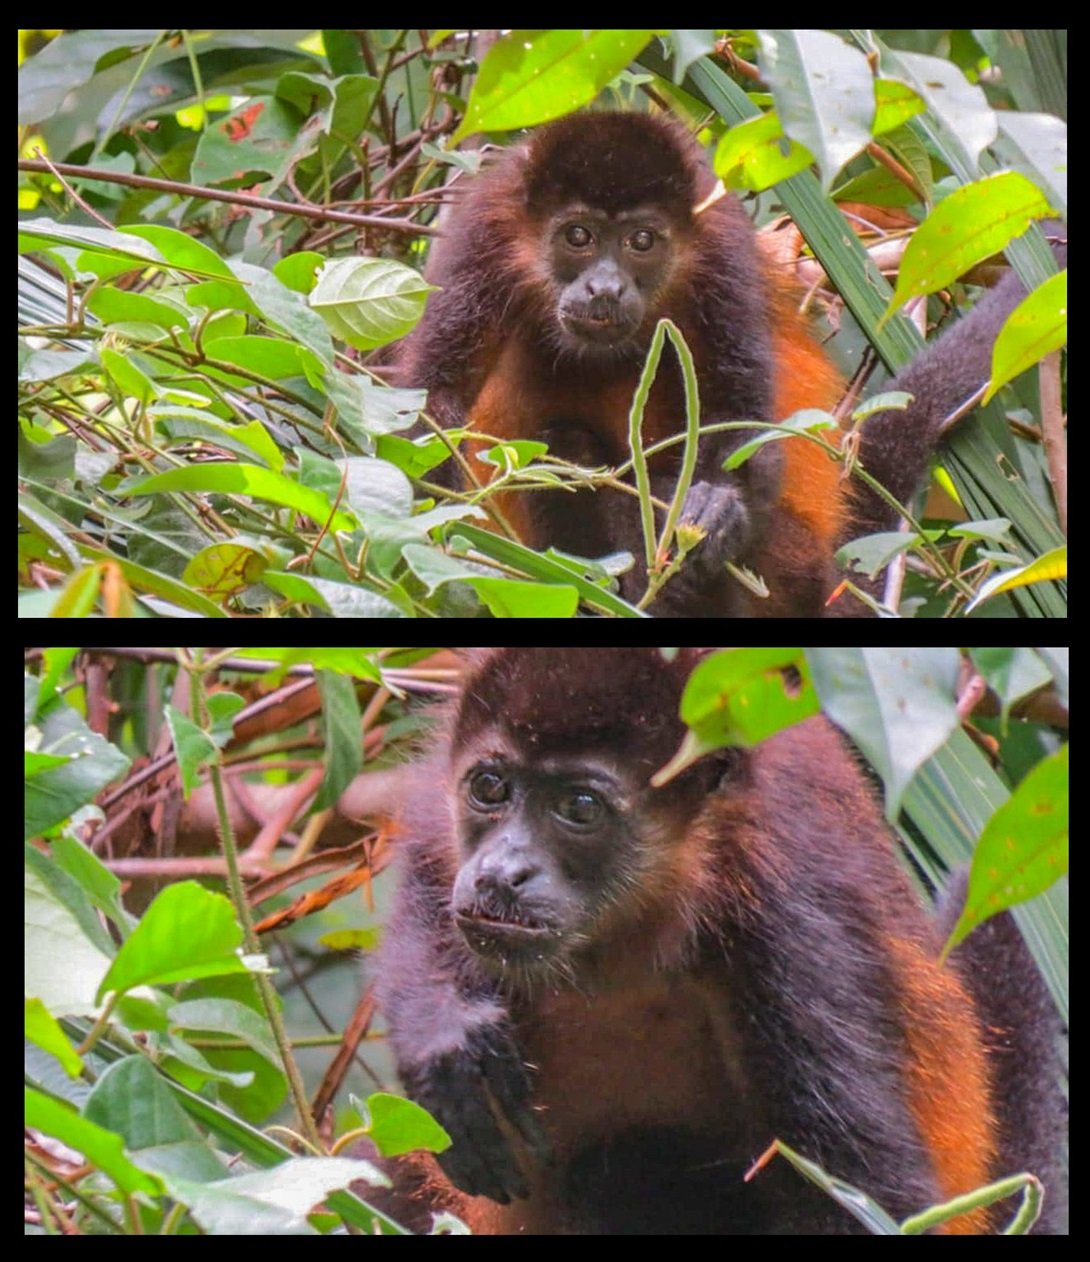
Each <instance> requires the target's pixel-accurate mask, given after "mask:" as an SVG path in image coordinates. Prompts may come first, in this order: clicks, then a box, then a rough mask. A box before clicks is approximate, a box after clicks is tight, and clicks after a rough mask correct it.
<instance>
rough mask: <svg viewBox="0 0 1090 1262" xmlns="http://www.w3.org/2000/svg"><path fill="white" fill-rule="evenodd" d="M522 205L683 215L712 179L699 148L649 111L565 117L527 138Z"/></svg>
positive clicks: (681, 130) (679, 129)
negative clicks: (655, 209) (653, 209)
mask: <svg viewBox="0 0 1090 1262" xmlns="http://www.w3.org/2000/svg"><path fill="white" fill-rule="evenodd" d="M529 154H530V158H529V163H528V170H527V179H526V197H527V201H528V203H529V204H530V206H532V207H534V208H535V209H545V208H548V207H550V206H552V205H554V204H555V205H566V204H569V203H571V202H581V203H585V204H587V205H590V206H594V207H597V208H598V209H600V210H604V211H606V212H607V213H608V214H616V213H617V212H618V211H621V210H626V209H629V208H631V207H634V206H639V205H656V206H663V207H665V208H666V209H668V210H670V211H672V212H673V213H674V214H675V215H676V216H677V217H678V218H679V219H685V218H687V217H688V216H689V214H690V213H691V212H692V208H693V206H694V205H695V204H696V203H697V202H698V201H699V200H700V199H701V198H702V197H703V196H704V195H705V194H706V192H707V191H708V189H709V188H710V186H711V184H712V177H711V175H710V173H709V171H708V168H707V166H706V165H705V162H704V157H703V153H702V151H701V149H700V146H699V145H698V144H697V143H696V142H695V141H694V140H693V138H692V137H691V136H690V135H689V134H688V132H686V131H685V129H684V128H683V127H681V126H680V125H679V124H678V123H676V122H674V121H673V120H672V119H670V118H667V117H664V116H660V115H653V114H638V113H633V112H627V113H608V112H591V113H586V114H572V115H569V116H568V117H567V118H561V119H558V120H557V121H556V122H555V123H549V124H548V125H546V126H545V127H542V128H541V129H540V130H538V131H536V132H535V133H534V134H533V136H532V137H531V138H530V141H529Z"/></svg>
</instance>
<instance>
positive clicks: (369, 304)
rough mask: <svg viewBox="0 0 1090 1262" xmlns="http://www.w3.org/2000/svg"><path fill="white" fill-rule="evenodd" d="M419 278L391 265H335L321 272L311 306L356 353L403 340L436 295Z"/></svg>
mask: <svg viewBox="0 0 1090 1262" xmlns="http://www.w3.org/2000/svg"><path fill="white" fill-rule="evenodd" d="M434 290H435V286H434V285H429V284H428V283H427V282H426V281H425V280H424V278H423V277H422V276H421V275H420V273H419V272H415V271H413V269H412V268H411V267H406V266H405V265H404V264H403V263H395V262H394V261H393V260H392V259H368V258H342V259H334V260H333V261H332V262H329V263H327V264H326V265H325V267H323V268H322V270H321V272H320V273H319V275H318V283H317V284H316V285H315V286H314V289H313V290H312V291H311V294H310V305H311V307H313V309H314V310H315V311H317V312H318V313H319V314H320V315H321V316H322V318H323V319H324V320H325V322H326V323H327V324H328V326H329V328H330V329H331V330H332V331H333V333H334V334H335V335H336V336H337V337H339V338H340V339H341V340H342V341H344V342H347V343H348V345H349V346H354V347H355V348H356V349H357V350H371V349H372V348H373V347H376V346H385V345H386V343H387V342H394V341H396V340H397V339H398V338H399V337H404V336H405V334H406V333H408V332H409V331H410V329H412V328H413V327H414V326H415V325H416V323H417V321H418V320H419V319H420V317H421V316H422V315H423V314H424V300H425V299H426V298H427V296H428V294H430V293H432V292H434Z"/></svg>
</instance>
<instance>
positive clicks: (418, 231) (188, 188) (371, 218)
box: [18, 158, 438, 237]
mask: <svg viewBox="0 0 1090 1262" xmlns="http://www.w3.org/2000/svg"><path fill="white" fill-rule="evenodd" d="M18 165H19V170H20V171H37V172H39V173H40V174H42V175H51V174H58V173H59V174H60V175H70V176H74V177H75V178H77V179H82V180H99V181H102V182H103V183H106V184H125V185H127V186H128V187H129V188H150V189H155V190H157V191H158V192H160V193H174V194H176V195H177V196H180V197H199V198H204V199H205V200H207V201H213V202H230V203H231V204H232V205H234V206H246V207H249V208H250V209H251V210H269V211H272V213H273V214H274V215H299V216H301V217H302V218H304V219H316V220H328V221H330V222H332V223H349V224H355V225H357V226H358V227H360V228H388V229H389V230H390V231H391V232H405V233H410V234H412V235H414V236H423V237H434V236H437V235H438V229H436V228H432V227H430V226H429V225H427V224H418V223H412V222H411V221H410V220H408V219H387V218H385V217H384V216H383V215H354V214H351V213H350V212H349V211H344V210H329V209H327V208H326V207H324V206H299V205H296V204H295V203H294V202H281V201H277V200H275V199H274V198H272V197H256V196H254V194H253V193H239V192H236V191H228V190H225V189H218V188H202V187H201V185H199V184H182V183H180V182H179V181H177V180H158V179H155V178H154V177H153V176H150V175H131V174H129V173H128V172H127V171H102V170H99V169H97V168H96V167H85V166H75V165H73V164H72V163H70V162H57V163H48V162H42V161H39V160H38V159H35V158H21V159H20V160H19V164H18Z"/></svg>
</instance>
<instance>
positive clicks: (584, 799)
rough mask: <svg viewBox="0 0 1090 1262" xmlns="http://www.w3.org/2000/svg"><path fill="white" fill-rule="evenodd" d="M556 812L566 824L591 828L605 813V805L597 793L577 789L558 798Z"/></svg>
mask: <svg viewBox="0 0 1090 1262" xmlns="http://www.w3.org/2000/svg"><path fill="white" fill-rule="evenodd" d="M555 809H556V813H557V815H559V816H560V818H561V819H562V820H563V821H564V822H565V823H566V824H573V825H574V826H575V827H576V828H592V827H593V826H594V825H595V824H597V823H598V822H599V821H600V820H601V818H602V816H603V815H604V814H605V811H606V806H605V803H604V802H603V801H602V799H601V798H600V797H599V796H598V794H597V793H591V792H590V791H589V790H588V789H579V790H578V791H577V792H575V793H569V794H567V795H566V796H565V797H562V798H560V800H559V801H558V802H557V804H556V808H555Z"/></svg>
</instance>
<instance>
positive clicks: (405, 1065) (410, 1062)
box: [378, 842, 545, 1205]
mask: <svg viewBox="0 0 1090 1262" xmlns="http://www.w3.org/2000/svg"><path fill="white" fill-rule="evenodd" d="M430 849H431V850H432V851H434V846H433V847H430ZM378 990H379V1003H380V1006H381V1007H382V1009H383V1011H384V1012H385V1014H386V1019H387V1022H388V1024H389V1030H390V1041H391V1043H392V1045H393V1048H394V1052H395V1055H396V1058H397V1066H398V1072H399V1073H400V1075H401V1079H402V1082H403V1083H404V1085H405V1089H406V1091H407V1092H408V1094H409V1095H410V1096H411V1097H412V1099H414V1100H415V1101H416V1102H417V1103H418V1104H420V1105H421V1106H422V1107H423V1108H425V1109H427V1110H428V1112H429V1113H431V1114H433V1115H434V1116H435V1118H436V1119H437V1120H438V1121H439V1123H440V1124H441V1125H442V1126H443V1127H444V1129H445V1130H446V1131H447V1132H448V1134H449V1135H450V1137H451V1139H452V1140H453V1144H452V1146H451V1148H449V1149H448V1150H447V1151H446V1152H445V1153H443V1154H442V1155H440V1157H439V1158H438V1160H439V1164H440V1165H441V1166H442V1168H443V1170H444V1172H445V1173H446V1175H447V1177H448V1178H449V1179H450V1180H451V1181H452V1182H453V1183H454V1184H455V1185H456V1186H457V1187H459V1188H461V1189H462V1191H464V1192H468V1193H469V1194H470V1195H472V1196H488V1197H491V1198H492V1199H493V1200H495V1201H499V1202H500V1204H503V1205H505V1204H507V1203H508V1201H509V1200H510V1199H511V1198H512V1197H521V1196H525V1195H526V1194H527V1184H526V1179H525V1177H524V1175H523V1174H522V1171H521V1170H520V1169H519V1166H518V1163H517V1161H516V1159H515V1157H514V1154H513V1152H512V1150H511V1147H510V1145H509V1143H508V1141H507V1138H506V1137H505V1135H504V1133H503V1131H502V1130H501V1128H500V1125H499V1123H498V1120H497V1113H496V1110H498V1111H499V1113H500V1114H501V1115H502V1117H503V1118H504V1119H505V1121H506V1122H507V1123H508V1124H509V1125H510V1127H511V1128H512V1129H513V1130H514V1131H515V1132H517V1134H518V1135H519V1136H520V1137H521V1138H522V1139H523V1140H524V1141H525V1143H526V1145H527V1147H528V1148H529V1149H530V1151H531V1152H532V1153H533V1154H535V1155H538V1156H544V1153H545V1141H544V1136H543V1135H542V1132H541V1128H540V1126H539V1125H538V1122H537V1118H536V1117H535V1115H534V1113H533V1112H532V1110H531V1102H530V1082H529V1077H528V1074H527V1069H526V1065H525V1064H524V1062H523V1059H522V1054H521V1051H520V1049H519V1047H518V1045H517V1044H516V1042H515V1038H514V1034H513V1031H512V1028H511V1024H510V1021H509V1019H508V1014H507V1010H506V1007H505V1005H504V1003H503V1001H502V999H501V998H500V996H499V994H498V991H497V988H496V986H495V984H494V982H492V981H491V979H489V978H487V977H486V976H485V975H484V974H483V973H482V971H481V970H480V969H479V968H478V967H476V966H475V964H474V962H473V959H472V957H471V956H470V953H469V951H468V950H467V949H466V947H465V946H464V944H462V943H461V941H460V939H459V938H458V936H457V929H456V927H455V926H454V924H453V923H452V921H451V915H450V882H449V880H448V879H446V873H445V872H444V871H442V870H441V868H440V865H439V864H437V862H436V861H435V860H434V858H429V856H428V854H427V851H426V849H425V848H424V847H423V846H420V845H418V844H414V843H412V842H410V843H409V866H408V869H407V871H406V872H405V875H404V879H403V882H402V885H401V889H400V891H399V894H398V899H397V903H396V905H395V910H394V914H393V917H392V920H391V929H390V934H389V937H388V941H387V943H386V945H385V947H384V948H383V951H382V956H381V959H380V976H379V983H378Z"/></svg>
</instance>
